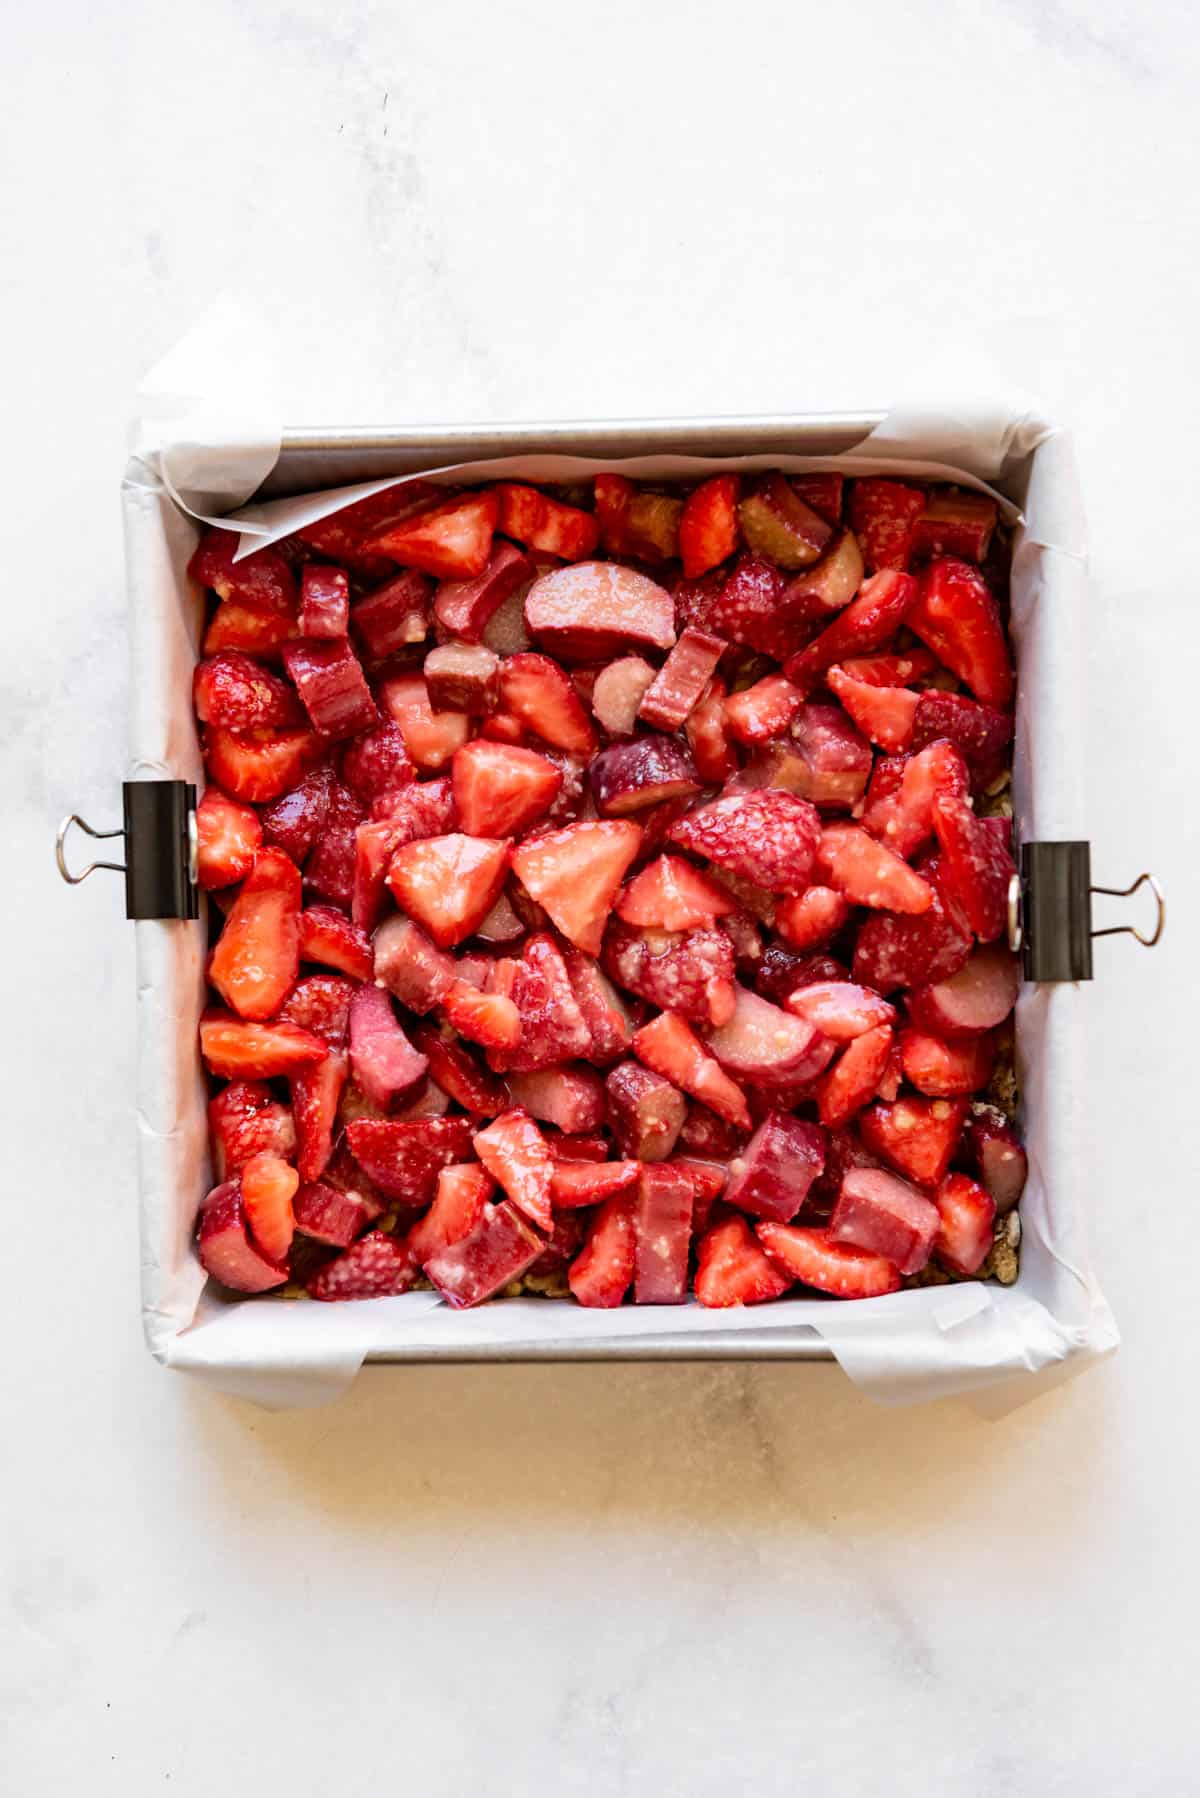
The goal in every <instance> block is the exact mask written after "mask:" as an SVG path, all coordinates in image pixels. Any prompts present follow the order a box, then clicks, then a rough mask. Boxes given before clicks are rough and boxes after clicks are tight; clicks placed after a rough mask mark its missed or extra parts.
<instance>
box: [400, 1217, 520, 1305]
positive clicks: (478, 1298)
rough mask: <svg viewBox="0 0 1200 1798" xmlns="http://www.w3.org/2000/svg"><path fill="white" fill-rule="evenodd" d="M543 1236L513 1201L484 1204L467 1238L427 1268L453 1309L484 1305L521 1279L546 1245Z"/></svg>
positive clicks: (442, 1251)
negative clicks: (486, 1300)
mask: <svg viewBox="0 0 1200 1798" xmlns="http://www.w3.org/2000/svg"><path fill="white" fill-rule="evenodd" d="M545 1246H546V1242H545V1238H544V1237H543V1236H540V1235H539V1234H538V1232H537V1231H536V1230H535V1229H534V1228H533V1226H532V1224H530V1223H529V1222H528V1221H527V1219H526V1218H524V1217H523V1216H522V1215H521V1213H520V1211H519V1210H518V1209H517V1207H516V1206H515V1205H514V1204H512V1202H511V1201H510V1200H506V1201H505V1202H504V1203H503V1204H502V1205H485V1206H484V1210H483V1216H482V1218H481V1219H480V1221H479V1222H478V1224H476V1226H475V1228H474V1229H473V1230H472V1231H471V1234H470V1235H469V1236H463V1237H461V1238H460V1239H459V1241H458V1242H454V1243H451V1244H450V1245H449V1247H447V1248H444V1249H439V1250H438V1251H437V1252H436V1253H435V1254H433V1255H431V1256H430V1258H429V1260H428V1261H427V1262H426V1264H425V1272H426V1273H427V1274H428V1276H429V1278H430V1279H431V1280H432V1281H433V1284H434V1285H435V1286H436V1287H437V1289H438V1291H439V1292H440V1293H441V1295H442V1297H443V1298H444V1299H445V1300H446V1303H447V1304H448V1305H451V1306H453V1307H454V1309H455V1310H459V1309H462V1308H464V1307H466V1306H468V1305H479V1304H482V1303H483V1301H484V1300H485V1299H490V1298H491V1297H492V1296H493V1295H494V1294H495V1293H497V1292H500V1291H502V1290H503V1289H504V1287H506V1286H508V1285H509V1284H510V1283H511V1282H512V1281H514V1280H519V1279H520V1278H521V1276H522V1274H524V1273H526V1272H527V1271H528V1269H529V1268H531V1267H532V1266H533V1264H534V1262H535V1261H536V1260H537V1259H538V1257H539V1256H540V1255H541V1254H542V1252H543V1250H544V1249H545Z"/></svg>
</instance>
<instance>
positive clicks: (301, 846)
mask: <svg viewBox="0 0 1200 1798" xmlns="http://www.w3.org/2000/svg"><path fill="white" fill-rule="evenodd" d="M334 782H335V776H334V772H333V769H332V768H331V767H330V766H329V765H328V764H327V763H326V764H324V765H323V766H321V767H320V768H314V769H313V770H312V772H311V774H306V775H305V776H304V779H303V780H302V781H301V782H300V783H299V785H298V786H295V787H293V788H292V789H291V791H290V792H287V793H282V794H280V796H279V798H278V799H276V800H275V801H274V803H273V804H272V805H268V806H267V807H266V808H265V809H264V811H263V814H262V827H263V841H264V842H266V843H273V844H274V845H275V847H276V848H277V849H282V850H283V852H284V854H285V855H290V856H291V858H292V860H293V861H294V862H295V863H296V866H297V867H299V866H300V865H301V864H302V863H303V861H304V859H305V857H306V856H307V855H308V854H309V852H310V850H311V849H312V847H313V844H314V843H315V842H316V840H317V838H318V837H319V836H320V834H321V832H322V830H324V828H325V820H326V818H327V817H328V815H329V800H330V796H331V794H332V793H333V788H334Z"/></svg>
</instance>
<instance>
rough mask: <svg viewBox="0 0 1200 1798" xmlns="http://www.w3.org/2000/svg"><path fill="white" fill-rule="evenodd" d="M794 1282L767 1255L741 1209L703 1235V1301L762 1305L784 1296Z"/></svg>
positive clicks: (699, 1279)
mask: <svg viewBox="0 0 1200 1798" xmlns="http://www.w3.org/2000/svg"><path fill="white" fill-rule="evenodd" d="M772 1227H774V1228H780V1227H781V1226H779V1225H775V1226H772ZM791 1284H792V1276H791V1275H790V1274H788V1273H785V1272H784V1271H783V1269H782V1268H781V1267H780V1266H778V1265H777V1264H776V1262H774V1261H773V1260H771V1259H770V1258H769V1257H768V1256H767V1255H766V1253H765V1252H764V1251H763V1249H762V1246H761V1245H760V1243H759V1242H758V1240H757V1238H756V1236H755V1234H754V1232H753V1230H752V1229H751V1228H750V1226H749V1224H748V1223H747V1222H746V1220H745V1218H744V1217H742V1216H741V1215H740V1214H739V1213H738V1212H736V1211H731V1212H729V1213H728V1214H727V1215H725V1216H722V1217H721V1218H720V1220H719V1221H718V1222H717V1223H715V1224H712V1225H710V1227H709V1228H708V1230H706V1231H705V1233H704V1235H703V1236H702V1237H701V1238H700V1245H699V1248H698V1250H697V1255H696V1278H695V1291H696V1297H697V1298H698V1299H699V1301H700V1303H701V1304H702V1305H707V1306H708V1307H709V1308H710V1309H720V1308H723V1307H728V1306H730V1305H761V1304H763V1303H765V1302H766V1301H767V1300H769V1299H778V1298H782V1297H783V1295H784V1293H785V1292H786V1291H787V1289H788V1287H789V1286H790V1285H791Z"/></svg>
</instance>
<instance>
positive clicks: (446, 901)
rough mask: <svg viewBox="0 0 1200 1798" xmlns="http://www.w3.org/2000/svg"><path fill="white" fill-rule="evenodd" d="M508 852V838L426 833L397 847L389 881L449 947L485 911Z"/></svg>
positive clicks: (411, 911) (400, 901)
mask: <svg viewBox="0 0 1200 1798" xmlns="http://www.w3.org/2000/svg"><path fill="white" fill-rule="evenodd" d="M508 858H509V845H508V843H507V842H497V841H494V840H493V839H491V838H489V837H469V836H464V835H463V834H462V833H461V832H456V833H454V834H453V835H451V836H445V837H426V838H424V839H423V840H422V841H420V842H416V843H405V844H404V845H402V847H401V848H399V849H398V850H397V851H396V853H395V855H394V856H393V857H392V863H391V866H390V867H389V869H388V873H387V883H388V886H389V887H390V888H391V890H392V893H393V895H394V896H395V899H396V903H397V904H398V905H399V906H401V908H402V909H403V910H404V911H406V912H407V913H408V914H409V916H410V917H412V918H415V919H416V921H417V922H418V923H419V924H421V925H423V927H424V928H425V929H426V930H427V931H428V932H429V935H430V936H431V937H432V938H433V940H434V942H435V943H436V944H437V945H438V947H439V948H442V949H448V948H450V947H451V946H452V945H453V944H454V943H461V942H462V940H463V938H464V937H468V936H470V935H471V934H472V932H473V931H474V930H475V928H476V926H477V925H479V924H482V922H483V920H484V919H485V918H486V917H487V915H488V912H489V911H490V910H491V909H492V906H493V905H494V904H495V902H496V899H497V896H498V895H499V892H500V889H501V887H502V886H503V885H504V877H505V875H506V874H507V872H508Z"/></svg>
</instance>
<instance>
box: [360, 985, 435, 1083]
mask: <svg viewBox="0 0 1200 1798" xmlns="http://www.w3.org/2000/svg"><path fill="white" fill-rule="evenodd" d="M350 1065H351V1067H352V1068H353V1070H354V1078H355V1080H357V1082H358V1084H359V1086H361V1088H362V1090H363V1091H364V1092H365V1093H366V1095H367V1097H368V1099H370V1100H371V1102H372V1104H374V1105H378V1106H380V1107H381V1108H382V1109H384V1110H386V1109H387V1108H388V1107H389V1106H390V1105H392V1104H393V1102H394V1101H395V1100H397V1099H401V1098H403V1097H404V1096H405V1095H406V1094H408V1093H411V1092H412V1091H413V1090H414V1088H415V1087H417V1086H419V1084H420V1083H421V1081H422V1080H424V1078H425V1076H426V1074H427V1073H428V1072H429V1063H428V1061H427V1060H426V1059H425V1057H424V1056H423V1055H422V1054H421V1053H420V1051H419V1050H418V1049H414V1047H413V1045H412V1044H411V1043H410V1042H409V1040H408V1038H407V1037H406V1036H405V1034H404V1032H403V1030H401V1028H400V1025H399V1023H398V1021H397V1019H396V1014H395V1012H394V1011H393V1009H392V1001H391V999H390V998H389V997H388V995H387V992H386V991H385V990H384V988H383V987H381V986H374V985H367V986H360V987H359V989H358V991H357V992H356V993H355V995H354V998H353V999H352V1001H351V1003H350Z"/></svg>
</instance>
